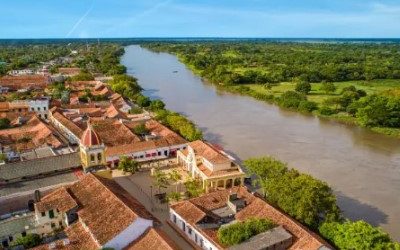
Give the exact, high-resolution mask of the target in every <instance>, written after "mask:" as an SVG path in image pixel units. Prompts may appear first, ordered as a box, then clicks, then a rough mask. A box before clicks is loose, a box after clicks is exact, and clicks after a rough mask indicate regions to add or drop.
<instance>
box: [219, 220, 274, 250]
mask: <svg viewBox="0 0 400 250" xmlns="http://www.w3.org/2000/svg"><path fill="white" fill-rule="evenodd" d="M275 226H276V225H275V224H274V223H273V222H271V221H270V220H267V219H248V220H246V221H243V222H237V223H234V224H230V225H226V226H222V227H220V228H219V229H218V233H217V236H218V240H219V241H220V242H221V243H222V244H223V245H225V246H233V245H237V244H239V243H241V242H243V241H245V240H248V239H250V238H251V237H253V236H255V235H257V234H260V233H263V232H266V231H268V230H270V229H272V228H274V227H275Z"/></svg>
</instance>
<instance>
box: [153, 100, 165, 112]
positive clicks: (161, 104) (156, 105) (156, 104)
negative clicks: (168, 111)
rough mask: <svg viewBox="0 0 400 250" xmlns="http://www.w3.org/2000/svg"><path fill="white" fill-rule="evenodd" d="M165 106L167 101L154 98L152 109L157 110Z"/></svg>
mask: <svg viewBox="0 0 400 250" xmlns="http://www.w3.org/2000/svg"><path fill="white" fill-rule="evenodd" d="M164 108H165V103H164V102H163V101H161V100H158V99H157V100H153V101H151V103H150V109H151V110H153V111H157V110H160V109H164Z"/></svg>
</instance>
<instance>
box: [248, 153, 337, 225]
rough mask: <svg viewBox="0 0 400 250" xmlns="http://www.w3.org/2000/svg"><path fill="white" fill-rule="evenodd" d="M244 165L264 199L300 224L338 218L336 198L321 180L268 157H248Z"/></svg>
mask: <svg viewBox="0 0 400 250" xmlns="http://www.w3.org/2000/svg"><path fill="white" fill-rule="evenodd" d="M244 165H245V166H246V168H247V169H248V171H249V173H250V174H254V175H256V176H257V178H258V183H259V184H260V185H261V187H262V188H263V190H264V193H265V194H266V197H267V200H268V201H270V202H272V203H274V204H276V205H278V206H279V207H280V208H281V209H283V210H284V211H285V212H286V213H288V214H289V215H291V216H292V217H294V218H295V219H297V220H299V221H301V222H302V223H304V224H306V225H308V226H311V227H312V228H317V227H318V225H319V224H320V223H321V222H322V221H324V220H328V221H333V220H336V219H339V218H340V211H339V208H338V206H337V205H336V197H335V196H334V195H333V192H332V190H331V188H330V187H329V186H328V185H327V184H326V183H325V182H322V181H320V180H317V179H314V178H313V177H311V176H310V175H306V174H302V173H299V172H298V171H296V170H294V169H288V168H287V166H286V164H285V163H282V162H280V161H278V160H276V159H274V158H272V157H265V158H256V159H249V160H246V161H245V162H244Z"/></svg>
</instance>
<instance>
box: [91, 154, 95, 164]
mask: <svg viewBox="0 0 400 250" xmlns="http://www.w3.org/2000/svg"><path fill="white" fill-rule="evenodd" d="M90 161H91V162H94V155H93V154H91V155H90Z"/></svg>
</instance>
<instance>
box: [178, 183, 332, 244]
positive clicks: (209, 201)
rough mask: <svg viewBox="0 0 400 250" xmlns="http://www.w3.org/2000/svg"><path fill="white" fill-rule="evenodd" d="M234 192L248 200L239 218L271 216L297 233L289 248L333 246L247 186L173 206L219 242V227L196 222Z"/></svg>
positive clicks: (277, 222)
mask: <svg viewBox="0 0 400 250" xmlns="http://www.w3.org/2000/svg"><path fill="white" fill-rule="evenodd" d="M232 192H233V193H237V195H238V198H242V199H244V200H245V202H246V204H247V205H246V207H245V208H243V209H242V210H240V211H239V212H238V213H237V214H236V215H235V219H237V220H239V221H244V220H246V219H249V218H267V219H270V220H272V221H273V222H274V223H276V224H278V225H282V226H283V227H284V228H285V229H286V230H288V231H289V232H290V233H291V234H292V235H293V236H294V243H293V245H292V246H291V247H290V248H289V249H296V250H300V249H304V250H314V249H315V250H316V249H319V248H320V247H322V246H328V247H331V246H330V245H329V244H328V243H326V242H325V241H324V240H323V239H322V238H321V237H320V236H318V235H317V234H316V233H314V232H312V231H311V230H309V229H308V228H306V227H305V226H303V225H302V224H301V223H299V222H298V221H296V220H295V219H293V218H292V217H290V216H289V215H287V214H285V213H283V212H282V211H280V210H279V209H277V208H275V207H273V206H271V205H270V204H268V203H267V202H266V201H264V200H262V199H261V198H259V197H257V196H254V195H252V194H251V193H249V192H248V191H247V189H246V188H243V187H240V188H237V187H235V188H232V189H227V190H219V191H215V192H211V193H208V194H205V195H203V196H201V197H198V198H192V199H189V200H186V201H182V202H179V203H176V204H174V205H172V206H171V208H172V209H173V210H174V211H176V212H177V213H178V214H179V215H180V216H181V217H182V218H183V219H184V220H186V221H187V222H188V223H190V224H191V225H192V226H193V227H196V228H197V230H199V231H200V232H201V231H202V232H203V235H205V236H206V237H207V238H208V239H209V240H211V241H213V242H214V243H215V244H216V245H219V242H218V239H217V234H216V232H217V229H208V230H203V229H201V228H200V227H197V226H196V223H197V222H199V221H200V220H201V219H203V218H204V216H205V215H206V214H207V213H212V212H211V211H212V210H214V209H217V208H221V207H224V206H225V205H226V202H227V199H228V196H229V194H230V193H232ZM191 211H193V212H191Z"/></svg>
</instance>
